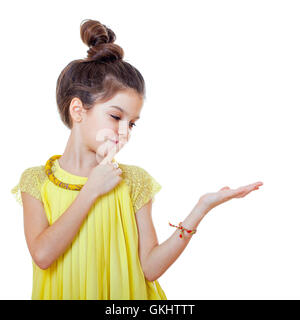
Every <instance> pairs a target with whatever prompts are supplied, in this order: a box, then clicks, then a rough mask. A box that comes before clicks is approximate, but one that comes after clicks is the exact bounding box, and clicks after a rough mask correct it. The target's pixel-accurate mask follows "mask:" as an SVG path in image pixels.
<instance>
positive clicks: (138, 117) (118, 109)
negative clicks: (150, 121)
mask: <svg viewBox="0 0 300 320" xmlns="http://www.w3.org/2000/svg"><path fill="white" fill-rule="evenodd" d="M111 107H112V108H116V109H118V110H120V111H121V112H124V113H125V114H127V112H126V111H125V110H123V109H122V108H120V107H118V106H111ZM139 118H140V117H136V118H135V119H139Z"/></svg>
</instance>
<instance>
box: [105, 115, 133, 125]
mask: <svg viewBox="0 0 300 320" xmlns="http://www.w3.org/2000/svg"><path fill="white" fill-rule="evenodd" d="M110 116H111V117H113V118H114V119H116V120H121V118H120V117H117V116H113V115H112V114H111V115H110ZM130 126H131V128H132V127H133V126H136V124H135V123H133V122H132V123H131V124H130Z"/></svg>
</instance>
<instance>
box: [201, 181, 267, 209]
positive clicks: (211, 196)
mask: <svg viewBox="0 0 300 320" xmlns="http://www.w3.org/2000/svg"><path fill="white" fill-rule="evenodd" d="M262 185H263V183H262V182H261V181H258V182H255V183H252V184H248V185H246V186H242V187H239V188H237V189H230V188H229V187H228V186H226V187H223V188H222V189H220V190H219V191H217V192H210V193H206V194H204V195H203V196H202V197H201V198H200V199H199V201H198V203H197V206H199V207H202V208H204V209H205V210H204V212H205V213H207V212H208V211H210V210H211V209H213V208H214V207H216V206H218V205H219V204H221V203H224V202H226V201H228V200H230V199H233V198H243V197H245V196H246V195H247V194H248V193H250V192H251V191H253V190H258V189H259V187H260V186H262Z"/></svg>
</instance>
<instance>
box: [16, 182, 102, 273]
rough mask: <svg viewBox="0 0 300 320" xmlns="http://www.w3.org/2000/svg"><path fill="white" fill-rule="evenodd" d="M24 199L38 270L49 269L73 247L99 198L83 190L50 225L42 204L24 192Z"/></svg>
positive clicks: (28, 239) (29, 241)
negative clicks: (76, 237) (74, 240)
mask: <svg viewBox="0 0 300 320" xmlns="http://www.w3.org/2000/svg"><path fill="white" fill-rule="evenodd" d="M21 196H22V202H23V212H24V231H25V238H26V242H27V246H28V248H29V251H30V254H31V256H32V258H33V260H34V262H35V263H36V264H37V265H38V266H39V268H41V269H47V268H49V267H50V265H51V264H52V263H53V262H54V261H55V260H56V259H57V258H58V257H59V256H60V255H61V254H63V253H64V252H65V250H66V249H67V248H68V246H69V245H70V244H71V242H72V240H73V238H74V237H75V235H76V234H77V232H78V231H79V228H80V226H81V224H82V223H83V221H84V219H85V217H86V216H87V214H88V212H89V210H90V207H91V206H92V204H93V203H94V201H95V200H96V198H97V197H96V196H93V194H92V193H91V192H89V190H88V189H86V188H85V187H83V188H82V189H81V190H80V192H79V193H78V196H77V197H76V198H75V200H74V201H73V202H72V204H71V205H70V206H69V207H68V208H67V210H66V211H65V212H64V213H63V214H62V215H61V216H60V217H59V218H58V219H57V220H56V221H55V222H54V223H53V224H52V225H51V226H49V223H48V220H47V216H46V213H45V210H44V207H43V203H42V202H41V201H40V200H37V199H35V198H34V197H32V196H31V195H29V194H28V193H26V192H21Z"/></svg>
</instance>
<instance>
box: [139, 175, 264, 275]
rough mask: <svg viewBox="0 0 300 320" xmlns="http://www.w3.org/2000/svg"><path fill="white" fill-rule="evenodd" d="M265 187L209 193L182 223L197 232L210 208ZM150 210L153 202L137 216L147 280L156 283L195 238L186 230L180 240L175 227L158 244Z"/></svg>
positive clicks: (223, 189) (259, 184)
mask: <svg viewBox="0 0 300 320" xmlns="http://www.w3.org/2000/svg"><path fill="white" fill-rule="evenodd" d="M262 184H263V183H262V182H260V181H259V182H256V183H253V184H249V185H246V186H242V187H239V188H237V189H230V188H229V187H228V186H226V187H224V188H222V189H220V190H219V191H218V192H210V193H206V194H205V195H203V196H202V197H201V198H200V199H199V201H198V202H197V204H196V205H195V207H194V208H193V210H192V211H191V213H190V214H189V215H188V216H187V217H186V218H185V220H183V221H182V226H183V227H185V228H187V229H197V227H198V224H199V223H200V221H201V220H202V219H203V217H204V216H205V215H206V214H207V213H208V212H209V211H210V210H211V209H213V208H214V207H216V206H218V205H220V204H222V203H224V202H226V201H228V200H230V199H233V198H242V197H244V196H246V195H247V194H248V193H250V192H251V191H253V190H257V189H258V188H259V186H261V185H262ZM151 210H152V201H151V200H150V201H149V202H148V203H147V204H145V205H144V206H143V207H142V208H141V209H140V210H138V211H137V212H136V215H135V216H136V221H137V227H138V232H139V257H140V262H141V266H142V269H143V272H144V275H145V278H146V279H147V280H149V281H155V280H157V279H158V278H159V277H160V276H161V275H162V274H163V273H164V272H165V271H166V270H167V269H168V268H169V267H170V266H171V265H172V264H173V263H174V262H175V260H176V259H177V258H178V257H179V256H180V254H181V253H182V251H183V250H184V249H185V247H186V246H187V244H188V243H189V242H190V238H191V237H193V236H194V235H192V234H189V233H187V232H186V231H184V233H183V238H180V237H179V235H180V233H181V230H179V229H177V228H176V231H175V232H174V233H173V234H172V235H171V236H170V237H169V238H168V239H167V240H166V241H164V242H163V243H161V244H158V241H157V236H156V232H155V229H154V226H153V222H152V218H151ZM177 225H178V224H177ZM195 235H197V233H196V234H195Z"/></svg>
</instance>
